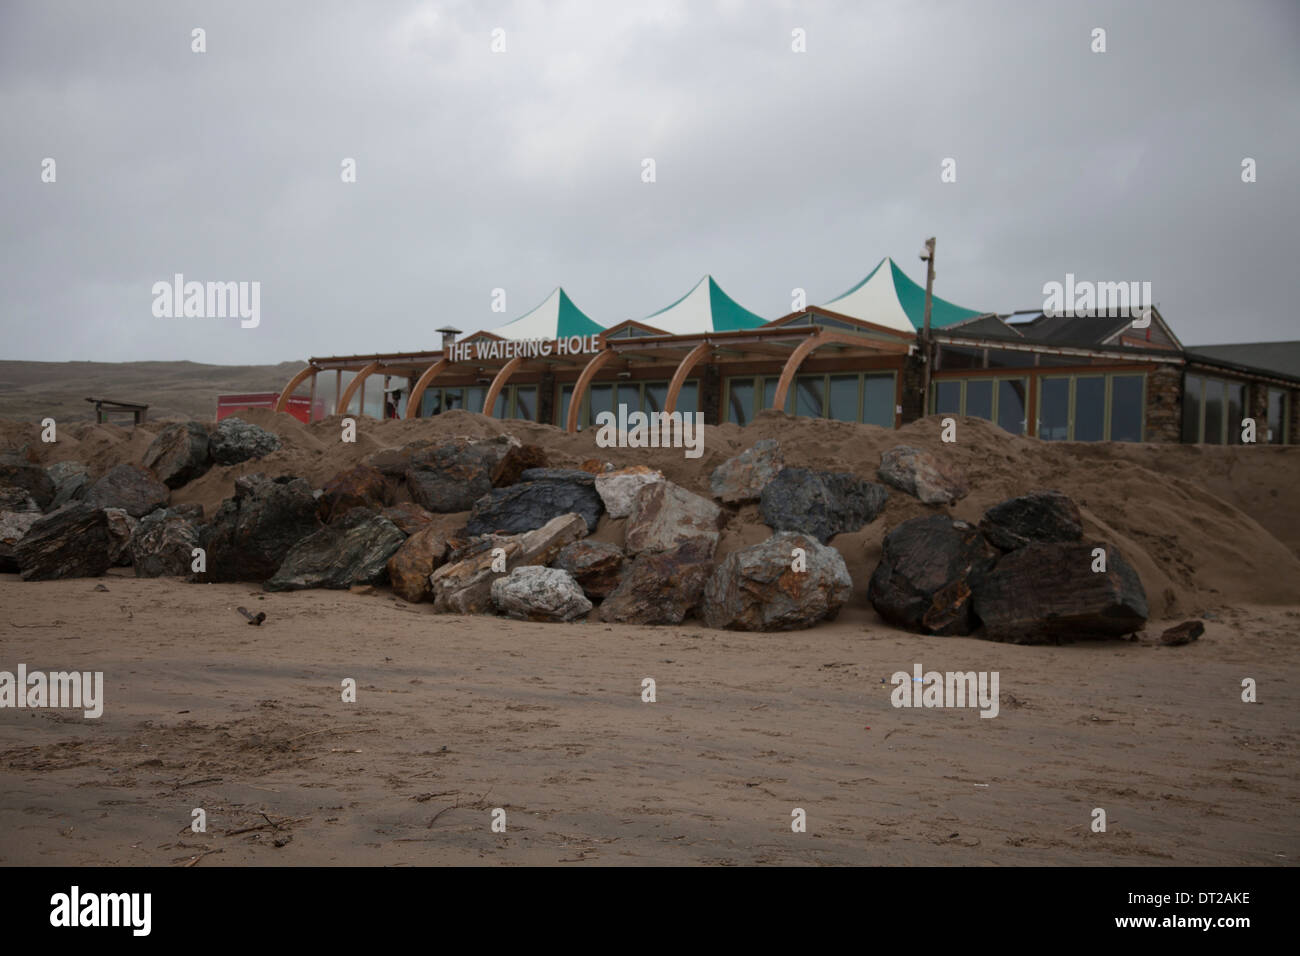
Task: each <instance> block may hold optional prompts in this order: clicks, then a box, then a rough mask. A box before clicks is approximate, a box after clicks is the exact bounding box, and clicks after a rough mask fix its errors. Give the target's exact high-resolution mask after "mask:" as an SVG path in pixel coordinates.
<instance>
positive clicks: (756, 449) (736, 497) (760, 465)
mask: <svg viewBox="0 0 1300 956" xmlns="http://www.w3.org/2000/svg"><path fill="white" fill-rule="evenodd" d="M784 467H785V461H784V458H783V457H782V454H781V443H780V442H779V441H777V440H776V439H775V438H760V439H759V440H758V441H756V442H754V445H753V447H751V448H748V449H746V450H745V451H743V452H741V453H740V454H739V455H737V456H736V457H735V458H728V459H727V460H726V461H724V462H723V463H722V464H721V465H719V466H718V467H717V468H715V469H713V474H712V475H710V476H709V490H710V491H711V492H712V493H713V497H715V498H718V499H720V500H721V501H724V502H726V503H727V504H739V503H741V502H744V501H757V500H758V498H759V496H760V495H761V494H762V492H763V489H764V488H765V487H767V483H768V482H769V481H771V480H772V479H773V478H775V477H776V476H777V475H778V474H779V473H780V472H781V469H782V468H784Z"/></svg>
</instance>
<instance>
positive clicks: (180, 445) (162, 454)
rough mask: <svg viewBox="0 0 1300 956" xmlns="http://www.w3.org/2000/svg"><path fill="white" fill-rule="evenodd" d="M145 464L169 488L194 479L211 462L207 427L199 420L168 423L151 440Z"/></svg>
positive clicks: (145, 454)
mask: <svg viewBox="0 0 1300 956" xmlns="http://www.w3.org/2000/svg"><path fill="white" fill-rule="evenodd" d="M143 464H144V466H145V467H146V468H148V469H149V470H150V471H152V472H153V473H154V474H155V475H157V476H158V480H159V481H161V482H162V483H163V484H164V485H166V486H167V487H168V488H179V487H180V486H181V485H183V484H185V483H186V482H188V481H192V480H193V479H195V478H197V477H199V475H201V474H203V473H204V472H205V471H207V470H208V468H209V467H211V465H212V458H211V456H210V455H209V453H208V432H207V429H205V428H204V427H203V426H202V425H200V424H199V423H198V422H176V423H175V424H173V425H168V426H167V427H166V428H164V429H163V430H162V431H160V432H159V433H158V434H157V436H156V437H155V438H154V440H153V441H152V442H151V443H150V445H149V448H148V450H147V451H146V452H145V453H144V461H143Z"/></svg>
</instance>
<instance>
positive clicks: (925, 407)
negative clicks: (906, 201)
mask: <svg viewBox="0 0 1300 956" xmlns="http://www.w3.org/2000/svg"><path fill="white" fill-rule="evenodd" d="M921 258H923V259H924V260H925V261H926V269H925V327H924V329H923V331H922V333H921V348H922V351H923V357H924V360H925V368H924V370H923V373H922V380H923V382H924V384H923V386H922V389H923V392H922V396H921V415H922V417H924V416H926V415H929V414H930V371H931V369H933V368H934V343H933V342H932V340H931V338H930V309H931V306H932V305H933V304H934V237H933V236H931V237H930V238H929V239H927V240H925V254H924V255H923V256H922V257H921Z"/></svg>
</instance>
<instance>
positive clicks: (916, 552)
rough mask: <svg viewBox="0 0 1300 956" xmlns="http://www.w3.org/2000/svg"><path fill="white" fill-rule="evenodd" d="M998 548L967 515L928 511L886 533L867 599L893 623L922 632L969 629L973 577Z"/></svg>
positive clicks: (972, 626)
mask: <svg viewBox="0 0 1300 956" xmlns="http://www.w3.org/2000/svg"><path fill="white" fill-rule="evenodd" d="M996 558H997V552H996V551H995V550H994V549H993V548H992V547H990V546H989V544H988V542H987V541H985V540H984V537H983V535H981V534H980V533H979V531H978V530H977V529H976V528H975V527H974V526H972V525H970V524H967V523H966V522H965V521H954V520H953V519H952V518H949V517H948V516H947V515H929V516H926V517H923V518H912V519H911V520H910V521H904V522H903V523H902V524H900V525H899V526H898V527H897V528H895V529H894V530H892V531H890V532H889V534H887V535H885V539H884V541H883V542H882V545H881V556H880V564H878V565H877V566H876V570H875V573H874V574H872V575H871V583H870V584H869V585H868V587H867V599H868V600H869V601H871V604H872V606H873V607H874V608H875V609H876V612H877V613H878V614H879V615H880V616H881V617H882V618H884V619H885V620H886V621H888V622H889V623H890V624H893V625H896V626H898V627H904V628H907V629H908V630H909V631H916V632H918V633H921V634H969V633H971V631H972V630H974V629H975V627H976V624H977V622H976V620H975V619H974V617H973V616H972V613H971V609H972V601H971V591H972V579H973V578H978V577H979V576H980V575H982V574H983V573H985V572H986V571H988V569H989V568H990V567H992V565H993V562H994V560H996Z"/></svg>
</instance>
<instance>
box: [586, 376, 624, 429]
mask: <svg viewBox="0 0 1300 956" xmlns="http://www.w3.org/2000/svg"><path fill="white" fill-rule="evenodd" d="M587 394H588V395H590V396H591V421H592V422H595V421H596V416H597V415H599V414H600V413H601V412H613V411H614V386H613V385H592V386H591V387H590V388H588V389H587ZM615 417H616V418H617V415H616V416H615Z"/></svg>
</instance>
